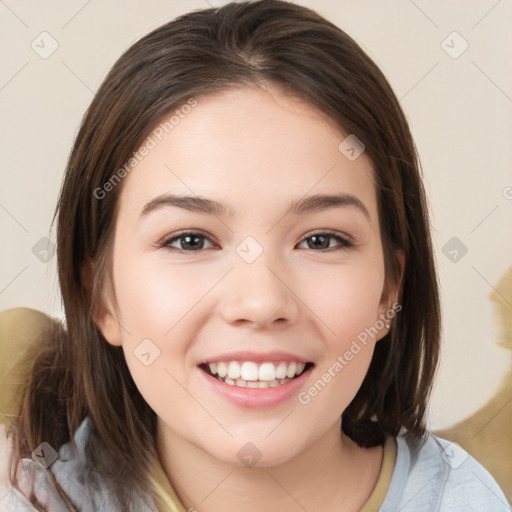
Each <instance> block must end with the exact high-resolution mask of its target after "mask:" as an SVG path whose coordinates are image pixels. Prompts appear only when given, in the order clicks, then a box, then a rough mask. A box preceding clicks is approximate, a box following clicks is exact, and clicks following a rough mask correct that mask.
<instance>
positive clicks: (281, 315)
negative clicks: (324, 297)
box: [221, 251, 300, 328]
mask: <svg viewBox="0 0 512 512" xmlns="http://www.w3.org/2000/svg"><path fill="white" fill-rule="evenodd" d="M287 276H289V274H287V273H286V272H285V271H284V270H283V265H279V266H277V264H276V260H275V259H272V261H271V258H270V257H267V256H266V252H265V251H264V252H263V254H261V255H260V256H259V258H258V259H257V260H256V261H254V262H252V263H247V262H245V261H244V260H243V259H241V258H240V257H238V256H237V255H235V259H234V265H233V269H232V270H231V272H229V274H228V275H227V276H226V280H225V283H224V286H223V289H222V293H223V295H224V300H223V301H222V306H221V313H222V316H223V318H224V320H225V321H226V322H228V323H231V324H248V325H253V326H255V327H259V328H264V327H266V328H268V327H284V326H286V325H290V324H293V323H295V322H296V321H297V319H298V317H299V311H300V305H299V303H300V299H299V298H298V296H297V294H296V291H294V286H293V283H290V282H287V281H290V277H288V279H287Z"/></svg>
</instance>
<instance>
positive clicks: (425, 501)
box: [0, 418, 512, 512]
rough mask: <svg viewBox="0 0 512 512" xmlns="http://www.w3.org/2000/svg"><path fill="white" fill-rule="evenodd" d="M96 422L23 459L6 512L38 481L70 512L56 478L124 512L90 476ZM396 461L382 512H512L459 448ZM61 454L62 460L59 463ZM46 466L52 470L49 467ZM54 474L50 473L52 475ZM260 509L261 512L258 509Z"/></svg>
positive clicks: (85, 507)
mask: <svg viewBox="0 0 512 512" xmlns="http://www.w3.org/2000/svg"><path fill="white" fill-rule="evenodd" d="M90 429H91V423H90V421H89V419H87V418H86V419H85V420H84V421H83V423H82V424H81V425H80V428H79V429H78V430H77V432H76V434H75V443H76V446H77V449H76V451H75V450H74V449H73V446H72V444H71V443H66V444H64V445H63V446H62V447H61V448H60V450H59V452H58V454H57V453H56V452H55V451H54V450H52V449H51V447H50V446H49V445H47V446H43V447H42V448H41V449H40V450H39V451H37V450H36V451H35V452H34V454H33V457H32V459H23V460H22V462H21V463H20V471H23V472H25V473H26V476H25V477H24V478H23V479H22V481H21V483H20V487H21V492H20V491H18V490H17V489H14V488H12V487H11V488H9V489H8V491H7V493H6V494H4V496H0V511H1V512H14V511H16V512H34V511H36V510H37V509H36V508H35V507H34V506H33V505H31V504H30V502H29V500H28V499H27V497H26V496H28V495H29V493H30V481H31V480H32V479H34V482H35V485H34V493H35V495H36V496H37V498H38V500H39V502H40V503H41V504H42V505H43V507H44V510H45V511H46V512H67V511H68V508H67V507H66V505H65V504H64V501H63V499H62V498H61V497H60V495H59V493H58V492H57V489H56V487H55V485H54V483H53V480H52V475H53V476H54V477H55V479H56V480H57V482H58V483H59V484H60V486H61V487H62V488H63V490H64V491H65V492H66V494H67V496H68V497H69V498H70V499H71V501H72V502H73V503H74V504H75V506H77V507H78V509H79V510H80V511H81V512H95V511H108V512H114V511H116V510H119V509H118V507H117V506H116V504H115V501H114V498H113V496H112V493H111V491H110V490H109V488H108V486H107V485H106V483H105V482H104V481H102V479H101V478H99V477H98V475H97V474H96V473H94V471H93V472H91V471H86V470H85V468H86V455H85V446H86V444H87V439H88V437H89V435H90ZM396 442H397V457H396V463H395V467H394V470H393V475H392V478H391V482H390V485H389V489H388V492H387V495H386V498H385V500H384V503H383V504H382V506H381V508H380V509H379V512H510V511H511V510H512V509H511V507H510V505H509V504H508V502H507V499H506V498H505V495H504V494H503V492H502V491H501V489H500V488H499V486H498V484H497V483H496V482H495V480H494V479H493V478H492V477H491V475H490V474H489V473H488V472H487V471H486V470H485V469H484V468H483V467H482V466H481V465H480V464H479V463H478V462H477V461H476V460H475V459H473V458H472V457H471V456H470V455H468V453H467V452H465V451H464V450H463V449H462V448H460V447H459V446H458V445H456V444H453V443H450V442H449V441H446V440H444V439H441V438H439V437H437V436H436V435H434V434H432V433H428V434H427V435H426V437H425V438H424V440H423V442H421V441H420V440H418V439H416V438H414V437H411V436H406V431H405V429H402V431H401V432H400V434H399V435H398V436H397V437H396ZM57 455H58V458H56V457H57ZM45 466H47V467H45ZM50 472H51V473H50ZM147 501H148V502H144V501H142V499H141V498H138V497H136V496H135V497H134V507H133V510H134V511H137V512H141V511H148V512H157V509H156V506H155V505H154V504H153V503H149V497H148V498H147ZM255 510H258V506H257V504H255Z"/></svg>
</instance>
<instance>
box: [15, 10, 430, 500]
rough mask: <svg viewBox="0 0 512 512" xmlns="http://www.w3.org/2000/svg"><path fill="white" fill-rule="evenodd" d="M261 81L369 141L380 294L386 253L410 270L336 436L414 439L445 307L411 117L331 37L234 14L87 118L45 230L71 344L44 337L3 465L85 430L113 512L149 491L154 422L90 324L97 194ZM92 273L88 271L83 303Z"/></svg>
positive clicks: (105, 96) (143, 44) (115, 195)
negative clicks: (144, 151)
mask: <svg viewBox="0 0 512 512" xmlns="http://www.w3.org/2000/svg"><path fill="white" fill-rule="evenodd" d="M264 82H272V83H274V84H278V85H280V86H282V87H283V88H285V89H286V90H287V91H289V92H291V93H292V94H294V95H297V96H298V97H300V98H303V99H304V100H305V101H307V102H308V103H309V104H311V105H312V106H314V107H316V108H318V109H319V110H320V111H321V112H323V113H324V114H326V115H327V116H328V117H329V118H330V119H332V120H334V121H335V122H336V123H337V124H338V125H339V126H340V128H342V130H343V131H344V132H346V133H347V134H355V135H356V136H357V137H358V138H359V139H360V140H361V141H363V143H364V144H365V146H366V154H367V155H368V156H369V157H370V159H371V161H372V162H373V165H374V169H375V173H374V174H375V176H374V178H375V183H376V187H377V193H378V209H379V216H380V223H381V236H382V240H383V251H384V257H385V263H386V276H387V279H389V280H390V282H394V283H395V284H396V283H398V281H399V273H400V272H399V271H400V269H399V264H398V261H397V258H396V255H395V251H396V250H402V251H403V253H404V255H405V262H406V264H405V270H404V274H403V280H402V285H401V290H400V298H399V300H400V303H401V305H402V311H401V313H400V314H399V315H397V316H396V317H395V318H394V319H393V323H392V328H391V331H390V333H389V334H388V335H386V336H385V337H384V338H383V339H382V340H381V341H379V343H377V346H376V349H375V353H374V356H373V359H372V362H371V364H370V368H369V370H368V373H367V375H366V378H365V379H364V382H363V384H362V386H361V388H360V389H359V391H358V393H357V395H356V396H355V398H354V400H353V401H352V402H351V403H350V405H349V406H348V408H347V409H346V410H345V411H344V413H343V416H342V418H343V421H342V428H343V431H344V432H345V433H346V434H347V435H348V436H349V437H351V438H352V439H353V440H354V441H356V442H357V443H358V444H359V445H361V446H364V447H370V446H375V445H377V444H380V443H382V442H383V440H384V438H385V436H386V435H393V436H395V435H397V434H398V432H399V430H400V428H401V427H406V428H407V429H409V431H410V432H411V433H412V434H414V435H417V436H421V435H423V433H424V431H425V411H426V406H427V400H428V397H429V393H430V390H431V386H432V382H433V378H434V374H435V370H436V366H437V361H438V352H439V338H440V308H439V297H438V286H437V278H436V272H435V266H434V259H433V251H432V246H431V239H430V231H429V221H428V214H427V205H426V199H425V193H424V189H423V185H422V181H421V174H420V164H419V161H418V157H417V154H416V149H415V146H414V142H413V139H412V136H411V133H410V131H409V127H408V124H407V121H406V118H405V115H404V113H403V111H402V109H401V107H400V104H399V102H398V100H397V98H396V96H395V94H394V93H393V91H392V89H391V87H390V85H389V83H388V82H387V80H386V79H385V77H384V76H383V74H382V72H381V71H380V70H379V68H378V67H377V66H376V65H375V64H374V62H373V61H372V60H371V59H370V58H369V57H368V56H367V55H366V54H365V53H364V52H363V50H362V49H361V48H360V47H359V46H358V45H357V44H356V43H355V42H354V40H353V39H351V38H350V37H349V36H348V35H347V34H345V33H344V32H343V31H342V30H341V29H339V28H338V27H337V26H335V25H334V24H332V23H330V22H329V21H327V20H325V19H324V18H322V17H321V16H319V15H318V14H316V13H315V12H314V11H312V10H310V9H307V8H305V7H302V6H298V5H294V4H292V3H289V2H285V1H279V0H260V1H254V2H242V3H234V2H233V3H230V4H227V5H225V6H224V7H221V8H217V9H213V8H212V9H204V10H199V11H195V12H191V13H188V14H185V15H183V16H181V17H179V18H177V19H175V20H173V21H171V22H169V23H167V24H165V25H163V26H161V27H159V28H157V29H156V30H154V31H153V32H151V33H150V34H148V35H146V36H145V37H143V38H142V39H141V40H139V41H138V42H137V43H135V44H134V45H133V46H132V47H130V48H129V49H128V50H127V51H126V52H125V53H124V54H123V55H122V56H121V57H120V58H119V60H118V61H117V62H116V63H115V65H114V66H113V68H112V69H111V71H110V72H109V74H108V76H107V77H106V79H105V80H104V82H103V83H102V85H101V86H100V88H99V90H98V92H97V93H96V95H95V97H94V99H93V101H92V103H91V105H90V107H89V109H88V110H87V112H86V114H85V116H84V119H83V121H82V124H81V127H80V130H79V132H78V135H77V138H76V141H75V143H74V146H73V150H72V152H71V155H70V158H69V162H68V165H67V169H66V174H65V179H64V183H63V186H62V190H61V193H60V197H59V202H58V206H57V209H56V212H55V217H54V220H55V218H56V217H57V218H58V228H57V247H58V249H57V256H58V272H59V282H60V287H61V291H62V297H63V303H64V308H65V314H66V324H67V332H60V333H58V335H52V336H48V338H47V345H46V347H45V350H44V351H43V352H42V354H41V356H40V359H39V360H38V361H37V362H36V364H35V366H34V369H33V375H32V381H31V384H30V385H29V387H28V388H27V390H26V394H25V400H24V404H23V407H22V410H21V412H20V417H19V420H18V421H17V422H16V424H15V428H14V429H12V433H13V436H14V439H15V446H16V448H17V451H16V452H15V456H14V459H13V466H15V465H16V463H17V462H18V461H19V458H20V457H22V456H27V455H29V454H30V452H31V451H32V450H33V449H34V448H35V447H36V446H37V445H38V444H39V443H41V442H43V441H46V442H48V443H50V444H51V445H52V446H60V445H61V444H62V443H64V442H66V441H68V440H69V439H72V436H73V435H74V432H75V431H76V429H77V427H78V426H79V424H80V423H81V422H82V420H83V419H84V418H85V417H86V416H89V417H90V419H91V421H92V424H93V426H94V430H93V434H94V438H95V440H96V442H95V443H89V446H88V455H89V457H90V460H91V461H92V464H93V466H94V468H95V469H96V470H97V471H99V472H100V474H101V475H102V476H103V477H105V478H107V479H109V480H110V481H111V482H112V487H113V489H114V491H115V494H116V496H117V498H118V500H119V502H120V504H121V505H122V506H123V509H128V505H129V492H128V490H130V489H134V488H135V489H139V490H141V492H144V491H143V489H144V488H145V489H146V492H147V487H148V479H147V474H148V471H149V464H150V460H151V456H152V455H155V454H156V452H155V432H156V416H155V413H154V412H153V411H152V410H151V408H150V407H149V405H148V404H147V403H146V402H145V401H144V399H143V398H142V396H141V395H140V393H139V392H138V390H137V387H136V385H135V383H134V381H133V380H132V378H131V376H130V372H129V370H128V368H127V365H126V363H125V360H124V356H123V352H122V349H121V348H120V347H113V346H112V345H110V344H109V343H107V342H106V341H105V339H104V338H103V336H102V334H101V332H100V331H99V329H98V328H97V326H96V325H95V322H94V314H95V311H98V308H102V307H106V303H105V302H104V301H103V295H102V294H101V293H100V291H101V290H104V289H105V286H110V289H111V282H110V271H111V252H112V251H111V249H112V247H111V244H112V240H113V236H112V233H113V228H114V226H115V222H116V212H117V206H118V202H119V201H118V200H119V194H120V193H121V190H122V184H123V183H122V182H121V183H119V185H117V186H115V187H113V188H112V190H111V191H109V192H108V193H107V194H104V197H102V198H101V199H98V198H97V197H96V196H97V194H95V193H94V191H95V190H98V189H100V188H101V187H102V186H103V185H104V184H105V183H106V182H107V181H108V180H109V179H111V177H112V175H113V174H114V173H115V172H116V171H117V170H118V169H120V168H122V167H123V166H124V164H125V163H126V162H127V161H128V160H129V159H130V157H132V155H133V154H134V152H135V151H136V150H137V148H139V147H140V145H141V144H142V143H143V141H144V140H145V138H146V137H147V136H148V135H149V133H150V131H151V130H152V129H153V128H154V126H155V125H156V124H157V123H158V122H159V121H160V120H161V119H162V117H163V116H164V115H167V114H169V113H170V112H171V111H172V110H173V109H176V108H177V107H179V106H180V105H181V104H184V103H185V102H186V101H187V100H189V99H190V98H192V97H193V98H200V97H201V96H205V95H208V94H210V93H212V92H215V91H220V90H224V89H226V88H229V87H240V86H241V85H247V86H254V85H258V84H262V83H264ZM340 142H341V141H340ZM88 262H94V268H95V272H94V276H93V284H92V289H91V287H90V286H89V285H88V283H87V272H86V268H87V264H88ZM128 445H129V446H130V447H131V449H130V450H127V449H126V446H128ZM12 478H14V477H12ZM121 482H122V483H123V484H121Z"/></svg>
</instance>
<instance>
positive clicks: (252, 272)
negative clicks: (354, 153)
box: [97, 84, 403, 512]
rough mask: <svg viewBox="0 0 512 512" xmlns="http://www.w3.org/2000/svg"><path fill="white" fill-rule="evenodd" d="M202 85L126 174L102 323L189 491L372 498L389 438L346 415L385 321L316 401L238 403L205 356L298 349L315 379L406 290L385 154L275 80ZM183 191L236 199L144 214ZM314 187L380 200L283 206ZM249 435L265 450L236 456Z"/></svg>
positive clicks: (233, 501)
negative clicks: (206, 207)
mask: <svg viewBox="0 0 512 512" xmlns="http://www.w3.org/2000/svg"><path fill="white" fill-rule="evenodd" d="M196 99H197V101H198V104H197V106H196V107H195V108H194V109H192V110H191V112H190V113H189V114H188V115H187V116H185V117H184V119H181V120H180V122H179V124H178V125H176V126H175V127H174V129H173V130H172V131H169V133H168V134H167V135H166V136H165V138H163V140H162V141H161V142H159V143H158V145H157V146H156V147H155V148H153V149H152V150H151V151H150V152H149V154H148V155H147V156H146V157H145V158H144V159H143V160H142V161H141V162H140V163H139V164H138V165H137V166H136V168H135V169H134V170H133V171H132V172H131V173H130V174H129V175H127V176H126V177H125V178H124V182H123V183H122V187H123V189H122V193H121V197H120V205H119V213H118V218H117V221H116V229H115V241H114V249H113V284H114V290H115V300H116V306H117V311H114V309H112V314H103V315H102V316H100V317H98V319H97V322H98V325H99V327H100V329H101V330H102V332H103V334H104V336H105V338H106V339H107V340H108V342H109V343H111V344H112V345H116V346H122V347H123V350H124V353H125V356H126V361H127V364H128V366H129V369H130V372H131V374H132V376H133V378H134V380H135V383H136V384H137V386H138V388H139V390H140V392H141V393H142V395H143V396H144V398H145V400H146V401H147V402H148V404H149V405H150V406H151V408H152V409H153V410H154V411H155V413H156V414H157V416H158V436H157V447H158V452H159V455H160V459H161V461H162V465H163V467H164V469H165V471H166V473H167V475H168V477H169V479H170V481H171V483H172V485H173V487H174V489H175V490H176V492H177V494H178V496H179V497H180V499H181V500H182V502H183V504H184V505H185V507H186V508H188V507H195V509H197V510H198V511H199V512H218V511H219V510H222V511H224V512H230V511H235V510H236V512H245V511H257V510H258V511H259V510H267V511H280V512H282V511H304V510H308V511H313V510H314V511H316V512H322V511H325V512H327V511H332V510H343V511H345V512H352V511H354V512H355V511H358V510H359V509H360V507H361V506H362V505H363V504H364V503H365V501H366V500H367V499H368V497H369V496H370V494H371V492H372V490H373V488H374V486H375V483H376V481H377V478H378V476H379V472H380V468H381V463H382V447H381V446H378V447H375V448H371V449H363V448H360V447H359V446H358V445H356V444H355V443H354V442H353V441H351V440H350V439H349V438H348V437H347V436H345V435H343V434H341V435H340V427H341V420H340V417H341V414H342V412H343V411H344V409H345V408H346V407H347V405H348V404H349V403H350V402H351V400H352V399H353V397H354V396H355V394H356V392H357V390H358V389H359V387H360V385H361V383H362V381H363V379H364V377H365V374H366V372H367V370H368V366H369V364H370V360H371V357H372V354H373V349H374V345H375V343H377V342H378V340H379V339H381V338H382V337H383V336H384V335H385V334H386V332H387V330H386V328H383V329H381V330H379V332H378V334H377V335H376V336H375V338H374V339H370V340H369V342H368V343H367V345H366V347H365V346H362V350H361V351H360V352H359V353H358V354H357V355H355V356H354V357H353V359H352V360H351V361H350V362H349V364H347V365H346V366H345V367H344V368H343V370H342V371H340V372H338V373H337V374H336V376H335V377H334V378H333V379H331V381H330V382H329V383H328V384H327V385H326V386H325V387H324V389H322V390H321V391H320V392H319V393H318V394H317V395H316V396H314V397H313V398H312V399H311V400H310V401H309V403H307V404H302V403H300V402H299V400H298V397H297V396H293V397H292V398H291V399H289V400H286V401H285V402H283V403H280V404H278V405H277V406H273V407H270V408H263V409H262V408H259V409H250V408H246V407H242V406H239V405H235V404H233V403H231V402H229V401H227V400H225V399H223V398H221V397H219V395H218V394H217V393H215V392H213V391H212V390H211V389H209V387H208V386H205V384H204V375H203V374H202V373H201V372H202V370H200V369H199V368H198V364H199V363H201V362H203V361H205V360H206V359H208V358H212V357H214V356H217V355H220V354H223V353H227V352H231V351H234V350H251V351H256V352H271V351H286V352H291V353H293V354H297V355H299V356H301V357H304V358H306V360H308V361H311V362H313V363H314V364H315V366H314V368H313V370H312V372H311V374H310V376H309V378H308V380H307V382H306V384H305V385H304V387H303V389H304V390H307V389H308V388H309V387H310V386H312V385H313V383H314V382H315V381H317V380H318V379H321V377H322V374H323V373H325V372H326V371H327V370H328V368H330V367H332V366H333V363H334V362H335V361H336V360H337V357H338V356H339V355H342V354H344V353H345V352H346V350H348V349H349V348H350V346H351V343H352V342H353V341H354V340H355V339H356V337H357V336H358V334H360V333H361V332H362V331H364V330H365V328H367V327H370V326H372V325H374V324H375V323H376V321H377V320H378V319H379V315H381V314H383V313H385V312H386V311H388V310H389V309H390V308H391V307H392V304H393V303H394V302H395V293H396V290H395V289H392V288H391V286H390V285H388V284H387V281H386V279H385V272H384V259H383V251H382V243H381V237H380V230H379V217H378V211H377V197H376V189H375V185H374V182H373V167H372V163H371V161H370V160H369V159H368V158H367V157H366V154H365V153H363V154H362V155H361V156H360V157H359V158H357V159H356V160H354V161H349V160H348V159H347V158H346V157H345V156H344V155H343V154H342V153H341V152H340V151H339V150H338V146H339V144H340V143H341V141H342V140H344V139H345V137H346V136H347V135H348V134H347V133H343V131H342V130H340V129H339V128H338V127H337V125H336V124H335V123H334V122H333V121H332V120H330V119H329V118H328V117H327V116H325V115H324V114H321V113H319V112H318V111H317V110H315V109H314V108H313V107H312V106H310V105H309V104H307V103H305V102H304V101H302V100H300V99H299V98H297V97H294V96H292V95H290V94H289V93H285V92H284V91H283V90H282V89H280V88H279V87H278V86H276V85H272V84H267V85H266V86H265V87H264V88H257V87H245V86H241V87H239V88H234V89H230V90H228V91H223V92H217V93H215V94H211V95H206V96H201V97H197V98H196ZM366 143H367V144H368V143H369V141H366ZM118 186H119V185H118ZM169 193H172V194H182V195H188V196H201V197H205V198H208V199H212V200H215V201H218V202H220V203H222V204H223V205H224V206H225V208H226V211H227V213H229V211H230V210H231V211H234V212H236V213H235V214H234V215H233V216H228V215H220V214H218V215H212V214H205V213H200V212H195V211H190V210H186V209H183V208H178V207H176V206H163V207H159V208H154V209H153V210H152V211H150V212H147V213H146V214H141V212H142V211H143V210H144V207H145V205H146V204H148V203H149V202H150V201H152V200H154V199H155V198H156V197H159V196H161V195H162V194H169ZM315 194H328V195H332V194H348V195H352V196H354V197H356V198H357V199H358V200H359V201H360V202H361V203H362V205H364V208H365V209H366V210H367V213H368V215H366V214H365V213H364V211H363V209H361V208H358V207H356V206H354V205H353V204H349V205H343V206H337V207H331V208H327V209H320V210H316V211H310V212H306V213H302V214H288V215H285V211H286V209H287V207H288V205H289V204H290V203H291V202H292V201H293V200H298V199H301V198H304V196H311V195H315ZM184 229H188V230H194V231H200V234H203V235H206V236H208V237H209V238H210V239H211V240H212V241H211V242H210V241H208V239H206V238H199V239H197V238H195V239H193V242H194V244H193V245H191V244H190V243H188V242H190V239H188V240H185V239H184V238H179V236H178V235H179V232H180V230H184ZM319 231H320V232H322V231H329V232H333V233H334V235H338V236H340V237H341V238H342V240H349V241H351V242H352V244H353V246H351V247H346V246H345V244H344V243H343V242H340V241H339V240H338V239H336V237H335V236H331V237H327V238H326V239H323V243H324V245H322V242H319V239H318V238H317V239H312V238H311V236H313V234H314V233H315V232H316V233H318V232H319ZM173 236H174V237H175V238H174V239H172V240H169V239H170V238H173ZM247 236H251V237H253V238H254V239H255V240H256V241H257V243H258V244H259V245H260V246H261V248H262V249H263V252H262V254H261V255H260V256H259V257H258V258H257V259H256V260H255V261H254V262H252V263H247V261H245V260H244V259H243V258H242V257H241V256H240V255H239V254H238V253H237V251H236V249H237V247H238V246H239V244H240V243H241V242H242V241H243V240H244V239H245V238H246V237H247ZM176 237H178V238H176ZM315 240H316V241H315ZM166 241H167V242H168V243H167V246H165V242H166ZM402 263H403V262H402ZM144 339H150V340H151V343H154V345H156V346H157V347H158V349H159V350H160V355H159V356H158V357H157V358H156V359H155V360H154V362H152V364H150V365H148V366H145V365H144V364H142V363H141V361H140V360H139V359H138V358H137V357H136V355H135V354H134V350H135V349H136V348H137V346H138V345H139V344H140V343H141V341H142V340H144ZM146 343H147V342H146ZM248 442H251V443H252V444H253V445H255V446H256V447H257V448H258V450H259V451H260V452H261V454H262V456H261V459H260V460H259V461H258V463H257V464H256V465H255V466H254V467H245V466H244V464H243V463H242V462H241V461H240V460H239V458H238V457H237V453H238V452H239V450H240V449H241V448H242V447H243V446H244V445H246V443H248Z"/></svg>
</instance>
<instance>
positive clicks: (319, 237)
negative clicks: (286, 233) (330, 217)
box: [310, 235, 329, 249]
mask: <svg viewBox="0 0 512 512" xmlns="http://www.w3.org/2000/svg"><path fill="white" fill-rule="evenodd" d="M328 238H329V237H326V236H323V235H313V236H312V237H311V240H312V241H313V244H314V241H315V240H317V241H320V244H321V245H318V244H314V246H315V247H321V248H322V249H327V248H328V247H329V243H328ZM326 241H327V244H326V243H325V242H326ZM310 247H311V246H310Z"/></svg>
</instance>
